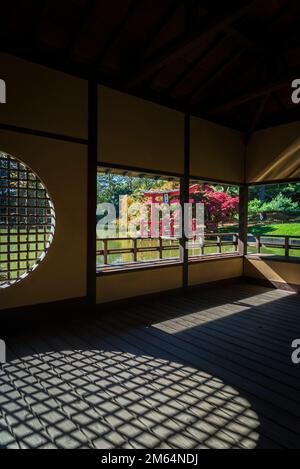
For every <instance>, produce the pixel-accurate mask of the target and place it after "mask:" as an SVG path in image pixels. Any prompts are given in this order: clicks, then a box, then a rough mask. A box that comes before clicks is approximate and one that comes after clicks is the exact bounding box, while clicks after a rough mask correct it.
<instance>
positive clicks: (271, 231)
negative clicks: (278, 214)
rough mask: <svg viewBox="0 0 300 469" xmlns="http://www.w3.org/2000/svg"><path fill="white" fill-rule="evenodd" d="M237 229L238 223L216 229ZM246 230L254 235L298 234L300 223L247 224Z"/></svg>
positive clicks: (223, 231) (228, 231)
mask: <svg viewBox="0 0 300 469" xmlns="http://www.w3.org/2000/svg"><path fill="white" fill-rule="evenodd" d="M238 230H239V227H238V225H232V226H226V227H224V228H220V229H219V230H218V231H220V232H221V233H237V232H238ZM248 231H249V233H251V234H253V235H254V236H259V235H260V236H262V235H266V236H271V235H278V236H300V223H278V224H270V225H268V224H262V225H249V230H248Z"/></svg>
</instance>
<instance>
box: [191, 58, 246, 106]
mask: <svg viewBox="0 0 300 469" xmlns="http://www.w3.org/2000/svg"><path fill="white" fill-rule="evenodd" d="M244 53H245V50H242V51H238V52H237V53H236V54H234V55H233V56H232V57H229V59H228V60H226V61H225V62H224V63H223V64H222V65H221V67H219V68H218V69H217V70H216V71H215V72H214V73H213V74H212V75H210V77H209V78H208V79H207V80H206V81H205V82H204V83H203V84H201V85H200V87H199V85H198V86H197V87H196V88H194V90H193V91H192V93H191V94H190V96H189V98H188V101H189V103H190V104H191V103H192V102H195V101H197V100H198V99H199V97H201V96H203V94H204V93H205V91H206V90H207V89H208V88H209V86H210V85H211V84H212V83H213V82H214V81H215V80H216V79H217V78H219V77H220V76H222V75H223V74H224V73H225V72H226V71H227V70H228V69H230V68H231V67H232V66H233V65H234V64H235V63H236V61H237V60H238V59H239V58H240V57H241V56H242V55H243V54H244Z"/></svg>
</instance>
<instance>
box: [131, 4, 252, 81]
mask: <svg viewBox="0 0 300 469" xmlns="http://www.w3.org/2000/svg"><path fill="white" fill-rule="evenodd" d="M252 4H253V2H252V1H251V2H248V3H247V4H246V5H243V6H242V7H240V8H238V9H234V10H230V12H228V13H227V14H226V15H224V14H223V15H222V16H221V17H219V18H217V19H216V18H215V16H214V17H213V18H211V17H209V19H208V20H207V21H206V22H205V24H203V25H202V27H201V29H200V30H199V31H196V32H193V33H192V34H188V35H187V34H186V33H184V34H182V35H180V36H179V37H177V38H176V39H174V40H173V41H171V42H169V43H168V44H167V45H166V46H165V47H163V48H162V49H161V50H159V51H158V52H157V53H155V54H153V55H152V57H150V58H149V59H147V60H146V61H144V62H143V63H142V64H140V66H138V68H137V70H135V72H134V73H133V74H132V77H131V78H130V79H129V80H128V82H127V85H128V87H133V86H136V85H138V84H139V83H140V82H142V81H143V80H145V79H147V78H148V77H149V76H151V75H152V74H153V73H154V72H155V71H157V70H159V69H160V68H162V67H163V66H165V65H167V64H168V63H170V62H172V61H173V60H174V59H176V58H177V57H179V56H181V55H183V54H184V53H186V52H188V51H189V50H190V49H191V48H193V47H195V45H196V44H197V43H198V42H200V41H203V40H205V39H207V37H208V36H210V35H212V34H215V33H217V32H219V31H223V30H224V29H225V28H226V27H227V26H229V25H230V24H231V23H233V22H234V21H236V20H238V19H239V18H241V17H243V16H245V15H246V14H247V13H248V12H249V11H250V10H251V8H252Z"/></svg>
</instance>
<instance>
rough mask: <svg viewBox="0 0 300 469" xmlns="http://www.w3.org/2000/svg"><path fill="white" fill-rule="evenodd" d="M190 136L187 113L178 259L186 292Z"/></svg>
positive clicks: (187, 280) (189, 122)
mask: <svg viewBox="0 0 300 469" xmlns="http://www.w3.org/2000/svg"><path fill="white" fill-rule="evenodd" d="M190 134H191V119H190V114H189V113H188V112H186V113H185V116H184V172H183V177H182V178H181V184H180V202H181V209H182V221H181V223H182V236H181V240H180V258H181V260H182V262H183V267H182V287H183V289H184V290H186V289H187V288H188V286H189V251H188V248H187V242H188V239H187V237H186V235H185V229H184V223H185V220H184V219H185V216H184V215H185V211H184V204H186V203H188V202H189V184H190Z"/></svg>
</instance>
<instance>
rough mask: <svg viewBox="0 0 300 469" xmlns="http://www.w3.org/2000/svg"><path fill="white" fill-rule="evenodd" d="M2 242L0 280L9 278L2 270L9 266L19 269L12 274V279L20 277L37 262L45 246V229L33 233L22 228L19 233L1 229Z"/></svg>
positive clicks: (0, 238)
mask: <svg viewBox="0 0 300 469" xmlns="http://www.w3.org/2000/svg"><path fill="white" fill-rule="evenodd" d="M0 243H1V244H0V282H1V281H5V280H6V278H7V277H6V274H5V273H3V274H1V271H2V272H4V271H5V270H7V268H8V267H9V269H12V270H15V269H18V272H17V271H16V272H11V274H10V278H11V280H13V279H16V278H18V277H19V276H20V275H21V274H22V273H25V272H26V270H27V269H28V268H31V267H32V266H33V265H34V264H35V263H36V260H37V259H38V258H39V257H40V256H41V255H42V253H43V251H44V248H45V244H44V235H43V230H40V231H39V233H36V230H33V231H32V233H30V232H29V233H27V232H26V231H25V230H24V231H22V230H20V232H19V235H17V231H16V230H10V233H9V235H8V234H7V230H3V229H2V230H1V229H0ZM22 251H23V252H22ZM8 263H9V265H8Z"/></svg>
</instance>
